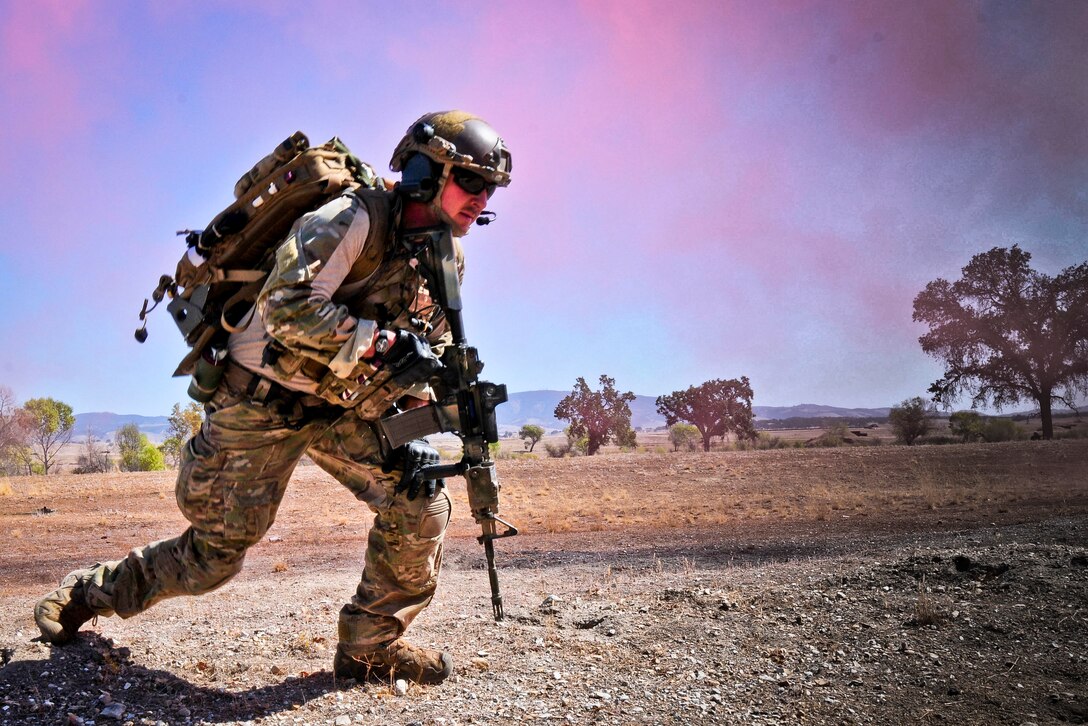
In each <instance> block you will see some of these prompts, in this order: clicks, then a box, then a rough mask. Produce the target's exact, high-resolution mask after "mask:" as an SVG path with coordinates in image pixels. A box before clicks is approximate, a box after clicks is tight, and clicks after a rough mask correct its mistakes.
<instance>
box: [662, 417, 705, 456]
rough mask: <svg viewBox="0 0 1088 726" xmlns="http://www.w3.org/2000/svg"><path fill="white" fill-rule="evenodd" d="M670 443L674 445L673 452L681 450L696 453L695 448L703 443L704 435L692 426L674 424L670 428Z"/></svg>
mask: <svg viewBox="0 0 1088 726" xmlns="http://www.w3.org/2000/svg"><path fill="white" fill-rule="evenodd" d="M669 441H670V442H671V443H672V450H673V451H679V450H680V449H687V450H688V451H695V447H696V446H698V445H699V444H700V443H702V441H703V435H702V434H700V433H699V429H698V428H696V427H695V426H692V425H691V424H686V423H674V424H673V425H672V426H670V427H669Z"/></svg>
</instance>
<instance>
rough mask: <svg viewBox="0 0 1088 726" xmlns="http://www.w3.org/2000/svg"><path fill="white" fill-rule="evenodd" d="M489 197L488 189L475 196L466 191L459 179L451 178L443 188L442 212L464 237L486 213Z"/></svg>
mask: <svg viewBox="0 0 1088 726" xmlns="http://www.w3.org/2000/svg"><path fill="white" fill-rule="evenodd" d="M487 197H488V188H487V187H485V188H483V189H481V190H480V191H478V192H476V193H475V194H473V193H471V192H467V191H465V190H464V189H463V188H462V187H461V185H460V184H458V183H457V179H456V178H454V177H451V178H450V179H448V180H447V181H446V184H445V186H443V187H442V197H441V199H440V203H441V205H442V211H443V212H445V213H446V215H447V216H448V217H449V218H450V220H452V222H453V225H454V227H456V228H457V231H458V232H459V233H460V234H461V235H464V234H465V233H467V232H468V230H469V227H471V226H472V223H473V222H475V221H476V218H477V217H479V216H480V212H482V211H484V206H485V205H486V204H487Z"/></svg>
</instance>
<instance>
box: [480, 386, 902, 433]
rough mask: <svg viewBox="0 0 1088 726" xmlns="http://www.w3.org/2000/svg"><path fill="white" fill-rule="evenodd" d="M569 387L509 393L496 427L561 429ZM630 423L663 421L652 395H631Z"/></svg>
mask: <svg viewBox="0 0 1088 726" xmlns="http://www.w3.org/2000/svg"><path fill="white" fill-rule="evenodd" d="M567 393H569V391H522V392H519V393H511V394H510V400H509V401H507V402H506V403H504V404H503V405H501V406H499V408H498V409H497V411H496V418H497V419H498V423H499V427H500V428H502V429H511V428H514V429H517V428H521V427H522V426H524V425H525V424H536V425H537V426H542V427H543V428H544V430H546V431H552V430H556V429H557V430H562V429H563V428H564V427H565V426H566V422H564V421H559V420H558V419H556V418H555V416H554V415H553V413H554V412H555V407H556V406H557V405H559V402H560V401H561V400H563V397H564V396H566V395H567ZM888 411H889V409H888V408H841V407H838V406H825V405H822V404H818V403H802V404H800V405H797V406H753V407H752V412H753V413H754V414H755V416H756V419H757V420H764V419H783V418H885V417H887V415H888ZM631 425H632V426H633V427H635V428H636V429H637V428H650V429H653V428H657V427H658V426H664V425H665V417H664V416H662V415H660V414H659V413H658V412H657V397H656V396H638V395H636V396H635V400H634V401H632V402H631Z"/></svg>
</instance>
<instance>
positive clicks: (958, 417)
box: [948, 411, 983, 443]
mask: <svg viewBox="0 0 1088 726" xmlns="http://www.w3.org/2000/svg"><path fill="white" fill-rule="evenodd" d="M982 426H983V422H982V416H981V415H980V414H979V413H978V412H977V411H956V412H955V413H953V414H952V415H951V416H949V417H948V429H949V430H950V431H951V432H952V433H953V434H956V435H957V436H959V437H961V438H962V439H963V442H964V443H967V442H970V441H977V440H979V439H981V438H982Z"/></svg>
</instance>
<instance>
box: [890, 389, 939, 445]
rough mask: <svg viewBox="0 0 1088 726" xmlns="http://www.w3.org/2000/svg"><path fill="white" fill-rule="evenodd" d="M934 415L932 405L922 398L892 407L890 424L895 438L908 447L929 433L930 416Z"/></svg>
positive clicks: (912, 399) (915, 398)
mask: <svg viewBox="0 0 1088 726" xmlns="http://www.w3.org/2000/svg"><path fill="white" fill-rule="evenodd" d="M932 413H933V411H932V410H931V408H930V405H929V404H928V403H926V401H925V399H923V398H922V397H921V396H915V397H914V398H908V399H907V400H905V401H903V402H902V403H900V404H899V405H898V406H892V408H891V411H889V412H888V422H889V423H890V424H891V425H892V431H894V432H895V438H897V439H899V440H900V441H902V442H903V443H904V444H906V445H907V446H913V445H914V442H915V441H916V440H917V439H918V438H919V437H922V436H925V435H926V434H927V433H929V416H930V415H931V414H932Z"/></svg>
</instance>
